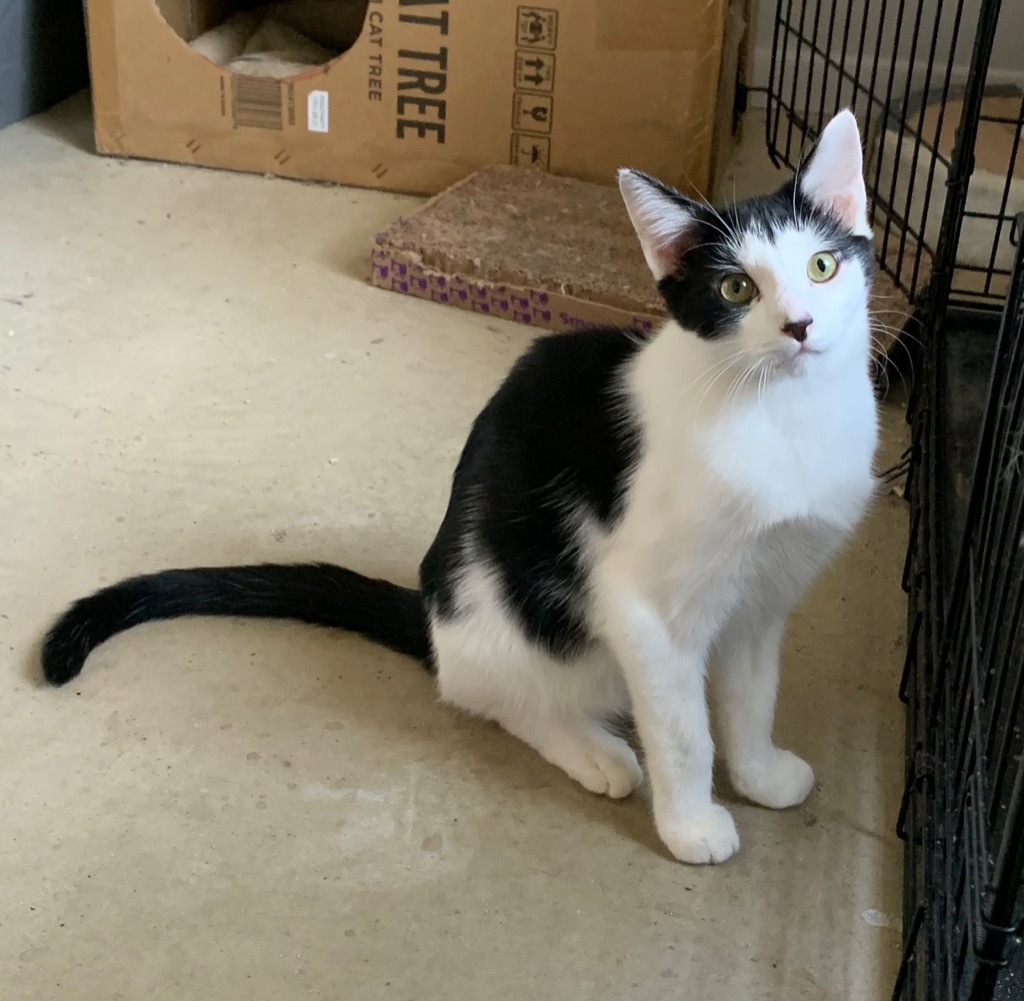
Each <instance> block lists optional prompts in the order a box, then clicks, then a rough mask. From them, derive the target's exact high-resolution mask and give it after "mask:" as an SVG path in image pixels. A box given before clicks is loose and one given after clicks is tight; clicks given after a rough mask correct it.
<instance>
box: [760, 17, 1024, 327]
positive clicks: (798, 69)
mask: <svg viewBox="0 0 1024 1001" xmlns="http://www.w3.org/2000/svg"><path fill="white" fill-rule="evenodd" d="M1014 2H1019V0H1014ZM1000 6H1001V5H1000V3H999V2H998V0H996V2H992V0H941V2H939V3H936V2H935V0H828V2H826V0H778V2H777V5H776V14H775V25H774V42H773V47H772V61H771V69H770V80H769V85H768V102H769V107H768V115H767V117H766V139H767V144H768V149H769V152H770V153H771V155H772V157H773V159H774V160H775V162H776V164H785V165H787V166H789V167H792V168H798V167H799V162H800V157H801V155H802V154H803V153H805V152H806V150H807V149H808V148H809V146H810V144H811V142H812V141H813V140H814V139H815V138H816V137H817V134H818V131H819V129H820V128H821V126H822V125H823V124H824V122H825V121H826V120H827V119H828V118H830V117H831V116H832V115H833V114H834V113H835V112H836V111H837V110H838V109H839V108H841V107H850V108H852V110H853V111H854V112H855V114H856V115H857V117H858V119H859V120H860V122H861V126H862V129H863V130H864V133H865V137H866V146H867V150H866V175H867V180H868V187H869V192H870V196H871V211H872V219H873V222H874V225H875V230H876V236H877V246H878V257H879V262H880V264H881V268H882V271H883V272H884V273H885V274H887V275H888V276H889V277H890V278H891V280H892V282H893V284H894V285H895V286H896V288H897V289H898V290H899V292H900V293H901V294H902V296H903V297H904V298H905V300H906V303H907V304H908V307H909V308H910V309H916V308H918V307H919V306H922V305H923V304H925V303H926V300H927V298H928V295H929V294H930V286H931V283H932V281H933V280H937V282H938V283H939V284H940V285H943V286H946V285H948V291H949V294H950V296H951V300H952V301H953V302H955V303H961V304H970V305H971V306H973V307H975V308H988V309H993V310H998V309H999V308H1000V307H1001V305H1002V302H1003V300H1004V299H1005V296H1006V292H1007V288H1008V283H1009V278H1010V266H1011V263H1012V248H1011V247H1010V243H1009V240H1008V239H1007V236H1008V233H1009V228H1010V225H1011V223H1012V219H1013V217H1014V216H1015V215H1016V213H1017V212H1020V211H1024V164H1022V163H1020V162H1018V152H1017V151H1018V149H1019V146H1020V138H1021V131H1022V128H1024V91H1022V89H1021V87H1020V85H1019V77H1018V78H1016V79H1015V77H1014V75H1013V74H1011V73H1004V74H1000V73H996V72H989V71H988V66H989V63H990V60H989V56H990V55H991V52H992V50H993V48H1001V49H1004V50H1005V53H1004V54H1009V55H1008V60H1009V61H1012V62H1014V63H1016V64H1017V65H1018V66H1019V65H1020V62H1021V60H1020V57H1019V56H1017V55H1016V54H1015V51H1016V49H1019V48H1020V40H1019V39H1013V38H1011V37H1008V32H1007V31H1005V30H1004V32H1003V33H1002V34H998V33H997V27H998V22H999V14H1000ZM979 47H980V48H981V49H982V50H983V55H984V62H985V70H984V71H983V72H982V73H981V74H980V75H979V74H978V73H977V72H976V70H977V68H978V59H977V56H978V51H977V50H978V49H979ZM1004 61H1007V60H1004ZM1001 77H1002V78H1001ZM976 98H977V100H976ZM975 103H976V104H977V109H976V111H975V112H973V113H972V117H973V118H974V121H973V123H972V124H973V128H974V129H975V133H976V134H975V140H974V142H972V143H971V148H970V153H971V156H972V157H973V158H974V159H973V161H972V162H971V163H970V164H966V163H963V162H958V161H957V159H956V156H955V150H956V138H957V130H958V127H959V126H960V124H961V122H962V118H963V112H964V109H965V107H967V106H972V105H974V104H975ZM965 166H966V167H967V169H966V170H965V169H964V168H965ZM961 189H962V190H961ZM948 191H954V192H955V193H956V195H957V196H958V197H959V196H961V195H962V196H963V206H962V208H961V209H960V229H959V230H958V232H957V234H956V239H955V241H954V249H953V250H952V253H951V255H950V261H949V262H948V265H942V264H941V263H940V262H939V261H938V260H937V254H938V251H939V241H940V236H941V235H942V234H943V233H944V232H947V233H948V224H947V222H946V220H945V214H944V213H945V209H946V208H947V204H946V202H947V199H946V195H947V192H948ZM943 266H949V267H950V268H951V272H950V274H948V275H947V274H945V273H942V271H941V269H942V267H943Z"/></svg>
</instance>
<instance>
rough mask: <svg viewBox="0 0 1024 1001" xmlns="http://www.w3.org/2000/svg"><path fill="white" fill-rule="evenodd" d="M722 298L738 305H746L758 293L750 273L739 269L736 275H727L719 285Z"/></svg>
mask: <svg viewBox="0 0 1024 1001" xmlns="http://www.w3.org/2000/svg"><path fill="white" fill-rule="evenodd" d="M718 291H719V292H721V293H722V298H723V299H725V301H726V302H731V303H733V304H734V305H737V306H744V305H746V304H747V303H748V302H750V300H751V299H753V298H754V296H755V295H757V286H756V285H755V284H754V279H753V278H751V277H750V275H745V274H743V272H742V271H737V272H736V273H735V274H734V275H726V276H725V277H724V278H723V279H722V284H721V285H719V286H718Z"/></svg>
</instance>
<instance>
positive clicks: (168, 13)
mask: <svg viewBox="0 0 1024 1001" xmlns="http://www.w3.org/2000/svg"><path fill="white" fill-rule="evenodd" d="M156 6H157V10H159V12H160V14H161V16H162V17H163V19H164V21H166V22H167V25H168V27H170V28H171V30H172V31H173V32H174V33H175V34H176V35H177V36H178V37H179V38H181V39H182V40H183V41H184V42H186V43H187V44H188V46H189V47H190V48H191V49H192V50H193V51H195V52H198V53H199V54H200V55H202V56H204V57H205V58H207V59H209V60H210V61H211V62H213V63H216V64H217V65H218V66H223V67H225V68H226V69H229V70H231V72H233V73H238V74H240V75H243V76H257V77H271V78H274V79H285V78H288V77H295V76H301V75H303V74H305V73H310V72H313V71H315V70H317V69H321V68H323V67H324V66H326V65H328V64H329V63H330V62H332V61H333V60H335V59H337V58H338V57H339V56H341V55H343V54H344V53H345V52H347V51H348V50H349V49H350V48H351V47H352V45H353V44H354V43H355V41H356V39H357V38H358V37H359V35H360V34H361V33H362V30H363V24H364V22H365V20H366V11H367V8H368V6H369V0H277V2H271V3H266V2H263V3H255V2H253V0H156Z"/></svg>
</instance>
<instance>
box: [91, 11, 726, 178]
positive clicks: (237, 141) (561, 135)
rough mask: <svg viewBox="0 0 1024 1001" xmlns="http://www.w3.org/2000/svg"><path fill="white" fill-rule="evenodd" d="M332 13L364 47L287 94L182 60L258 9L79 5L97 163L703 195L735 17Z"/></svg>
mask: <svg viewBox="0 0 1024 1001" xmlns="http://www.w3.org/2000/svg"><path fill="white" fill-rule="evenodd" d="M292 2H295V3H306V5H307V7H308V5H309V3H314V4H315V2H321V3H323V2H325V0H292ZM329 2H332V3H334V5H335V8H337V9H339V10H340V9H342V8H344V9H345V10H346V12H347V13H348V14H349V15H353V12H354V22H355V24H356V25H357V26H358V25H359V24H361V25H362V30H361V32H360V33H359V35H358V37H357V38H356V39H355V41H354V42H353V43H352V44H351V47H350V48H349V49H348V50H347V51H345V52H344V53H343V54H341V55H339V56H338V57H337V58H334V59H332V60H331V61H329V62H328V63H326V64H324V65H322V66H319V67H314V68H311V69H309V70H307V71H305V72H302V73H300V74H299V75H298V76H293V77H290V78H288V79H284V80H277V79H269V78H263V77H258V76H244V75H241V74H240V73H234V72H232V71H231V70H229V69H226V68H225V67H224V66H222V65H219V64H217V63H215V62H213V61H211V60H210V59H208V58H206V57H205V56H203V55H201V54H200V53H199V52H198V51H196V50H194V49H193V48H190V46H189V44H188V43H189V42H191V41H194V40H195V39H196V38H198V37H199V36H200V35H202V34H203V32H205V31H207V30H208V29H210V28H212V27H214V26H216V25H218V24H221V23H222V22H224V21H225V19H226V18H227V17H229V16H230V15H231V14H232V13H234V12H237V11H238V10H239V9H240V8H246V7H249V6H252V3H251V2H248V0H87V14H88V28H89V50H90V60H91V67H92V81H93V104H94V110H95V126H96V143H97V147H98V148H99V150H100V151H101V152H103V153H109V154H114V155H123V156H139V157H149V158H154V159H160V160H171V161H176V162H182V163H194V164H202V165H205V166H211V167H226V168H232V169H237V170H247V171H257V172H261V173H273V174H279V175H282V176H286V177H297V178H308V179H315V180H325V181H339V182H343V183H347V184H355V185H362V186H367V187H373V188H383V189H388V190H397V191H409V192H421V193H435V192H437V191H440V190H442V189H443V188H445V187H447V186H448V185H450V184H452V183H454V182H456V181H458V180H460V179H461V178H463V177H465V176H466V175H467V174H469V173H471V172H472V171H473V170H474V169H476V168H478V167H481V166H485V165H488V164H494V163H512V164H520V165H522V164H532V165H537V166H540V167H544V168H548V169H550V170H551V171H553V172H555V173H559V174H565V175H569V176H573V177H577V178H582V179H586V180H590V181H596V182H599V183H603V184H609V183H611V182H612V181H613V180H614V173H615V170H616V168H618V167H619V166H622V165H623V164H629V165H632V166H636V167H640V168H643V169H645V170H648V171H650V172H651V173H653V174H656V175H657V176H659V177H661V178H663V179H664V180H666V181H668V182H670V183H674V184H676V185H678V186H679V187H681V188H684V189H694V188H696V189H700V190H703V191H707V190H708V189H709V188H710V187H711V183H712V180H713V179H712V176H711V170H712V157H713V154H714V155H717V156H718V157H719V158H721V155H722V154H721V143H720V142H719V143H718V147H719V149H718V151H717V154H715V153H714V151H715V147H716V132H717V135H718V137H720V136H721V135H722V130H723V129H728V128H729V127H730V126H731V120H732V108H731V104H730V106H729V107H726V108H718V107H716V105H718V104H719V103H720V102H719V100H718V97H719V93H720V91H721V92H722V93H723V94H725V95H726V97H727V98H728V97H729V95H730V94H731V92H732V83H731V81H728V80H725V81H723V79H722V67H723V62H724V61H727V62H728V63H729V65H730V66H733V67H734V66H735V59H734V58H733V57H731V56H730V57H729V58H728V59H727V60H723V53H724V52H725V51H726V31H727V25H728V24H731V23H732V22H733V21H734V19H729V18H727V11H728V7H729V3H728V0H643V3H629V2H626V0H544V4H543V6H533V5H527V4H521V3H518V2H516V0H486V2H483V0H477V2H470V0H329ZM338 47H339V45H338V43H337V42H335V45H334V48H335V49H337V48H338ZM733 48H734V45H730V49H729V51H732V49H733ZM727 103H728V102H727Z"/></svg>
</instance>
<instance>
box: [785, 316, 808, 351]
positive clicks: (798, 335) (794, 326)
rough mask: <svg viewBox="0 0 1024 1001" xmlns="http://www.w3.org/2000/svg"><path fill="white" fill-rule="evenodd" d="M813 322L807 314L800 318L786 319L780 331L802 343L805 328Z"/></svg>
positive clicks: (805, 334) (805, 333) (804, 337)
mask: <svg viewBox="0 0 1024 1001" xmlns="http://www.w3.org/2000/svg"><path fill="white" fill-rule="evenodd" d="M812 323H814V320H813V319H811V317H809V316H805V317H803V318H802V319H800V320H787V321H786V322H785V323H784V324H783V325H782V332H783V333H784V334H785V335H786V336H787V337H792V338H793V340H794V341H796V342H797V344H803V342H804V341H806V340H807V328H808V327H809V326H810V325H811V324H812Z"/></svg>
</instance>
